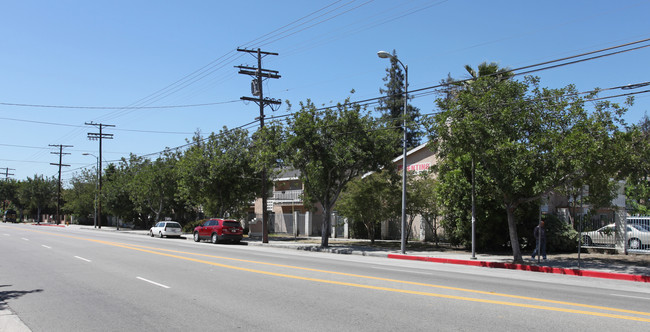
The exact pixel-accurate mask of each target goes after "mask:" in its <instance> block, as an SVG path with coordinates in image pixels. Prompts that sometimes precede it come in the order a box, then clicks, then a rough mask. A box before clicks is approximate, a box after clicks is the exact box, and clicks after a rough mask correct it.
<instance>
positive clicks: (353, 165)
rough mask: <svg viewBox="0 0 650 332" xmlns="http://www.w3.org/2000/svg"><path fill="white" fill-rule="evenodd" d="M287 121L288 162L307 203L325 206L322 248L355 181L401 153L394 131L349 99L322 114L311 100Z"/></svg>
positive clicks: (387, 163)
mask: <svg viewBox="0 0 650 332" xmlns="http://www.w3.org/2000/svg"><path fill="white" fill-rule="evenodd" d="M300 106H301V109H300V111H298V112H296V113H295V114H294V115H293V117H292V118H290V119H288V123H287V133H286V135H285V137H286V143H285V145H284V151H285V153H284V155H285V161H286V162H287V163H288V164H290V165H291V166H292V167H293V168H295V169H297V170H300V173H301V174H300V178H301V180H302V181H303V184H304V186H305V199H306V200H307V201H308V202H319V203H320V204H321V205H322V206H323V213H324V217H325V220H324V222H323V225H322V233H321V236H322V237H321V245H322V246H323V247H327V246H328V238H329V234H330V229H331V227H330V226H331V216H330V215H331V212H332V208H333V207H334V204H335V203H336V200H337V199H338V197H339V195H340V193H341V191H342V190H343V188H344V187H345V186H346V185H347V184H348V182H350V181H351V180H352V179H354V178H356V177H358V176H360V175H362V174H365V173H366V172H369V171H377V170H379V169H381V168H382V167H385V166H388V165H390V164H391V159H392V158H393V156H394V155H395V154H396V153H397V151H396V150H395V141H396V139H397V137H396V135H395V132H394V131H387V130H378V129H380V128H379V125H378V124H377V122H376V121H375V120H374V119H373V118H371V117H370V115H369V114H368V113H367V112H362V110H361V107H360V106H359V105H357V104H350V103H349V100H346V101H345V103H339V104H338V105H337V106H336V108H328V109H325V110H318V109H317V108H316V106H315V105H314V104H313V103H312V102H311V101H310V100H307V102H306V103H302V102H301V103H300Z"/></svg>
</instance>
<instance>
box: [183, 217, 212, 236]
mask: <svg viewBox="0 0 650 332" xmlns="http://www.w3.org/2000/svg"><path fill="white" fill-rule="evenodd" d="M207 220H208V219H199V220H195V221H191V222H188V223H187V224H185V225H184V226H183V233H193V232H194V228H195V227H196V226H201V225H202V224H203V223H204V222H206V221H207Z"/></svg>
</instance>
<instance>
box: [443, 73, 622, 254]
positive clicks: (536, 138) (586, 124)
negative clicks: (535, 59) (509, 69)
mask: <svg viewBox="0 0 650 332" xmlns="http://www.w3.org/2000/svg"><path fill="white" fill-rule="evenodd" d="M437 102H438V106H439V107H440V109H441V110H442V112H441V113H439V114H437V115H436V116H435V120H434V121H433V123H432V128H431V129H432V135H431V141H432V142H435V144H434V149H437V151H438V152H439V154H440V157H441V158H457V157H460V156H463V155H465V154H469V155H471V156H475V157H476V158H477V160H478V161H479V162H480V164H481V167H482V170H483V172H485V174H486V176H487V178H488V179H489V181H490V182H489V183H486V184H485V185H486V186H490V188H491V189H492V192H493V194H494V195H495V197H497V198H498V199H499V201H500V202H501V205H502V207H503V208H504V209H505V211H506V214H507V221H508V230H509V237H510V243H511V246H512V251H513V258H514V260H515V261H521V260H522V257H521V249H520V246H519V239H518V232H517V221H516V214H515V212H516V210H517V209H518V208H519V207H520V206H522V205H524V204H526V203H529V202H534V201H537V200H539V199H540V198H542V197H544V196H545V195H547V194H548V193H549V192H550V191H552V190H553V189H555V188H558V187H560V186H562V185H565V184H567V183H572V182H575V181H577V180H580V179H583V178H585V177H586V176H587V174H595V173H596V172H598V174H600V175H601V176H606V177H607V179H609V178H611V177H614V176H617V174H616V172H615V165H614V164H613V163H612V162H611V161H612V160H615V159H616V158H617V157H618V155H617V154H618V153H619V151H618V150H617V149H616V148H617V146H618V144H620V130H619V127H618V125H620V124H621V123H622V114H624V112H625V109H624V108H622V107H620V106H618V105H616V104H611V103H608V102H604V103H603V102H599V103H596V106H595V109H594V110H592V111H588V110H586V109H585V107H584V101H583V100H582V99H581V98H580V97H578V94H577V91H576V90H575V87H573V86H567V87H565V88H563V89H547V88H540V87H539V80H538V79H536V78H531V77H528V78H526V79H525V80H524V81H523V82H518V81H514V80H499V79H498V77H495V76H488V77H479V78H478V79H476V81H475V82H473V83H471V84H470V85H469V86H468V87H467V88H466V89H464V90H462V91H460V92H459V94H458V96H457V98H452V99H439V100H438V101H437Z"/></svg>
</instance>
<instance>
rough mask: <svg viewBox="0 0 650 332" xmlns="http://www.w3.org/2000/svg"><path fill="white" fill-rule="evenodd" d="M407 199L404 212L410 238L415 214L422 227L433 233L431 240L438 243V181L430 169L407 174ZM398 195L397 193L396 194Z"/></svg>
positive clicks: (439, 212)
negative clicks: (418, 217) (420, 219)
mask: <svg viewBox="0 0 650 332" xmlns="http://www.w3.org/2000/svg"><path fill="white" fill-rule="evenodd" d="M407 186H408V189H409V190H408V191H407V201H406V213H407V215H408V216H409V218H408V228H407V230H408V234H407V236H406V240H407V241H408V239H409V238H410V233H411V231H412V229H413V221H414V219H415V216H420V217H421V218H422V223H423V227H427V228H428V230H429V231H430V232H431V234H432V235H433V241H434V242H435V243H436V244H438V233H437V232H438V226H439V225H438V217H439V216H440V215H441V208H440V202H439V197H438V193H437V191H436V188H437V187H438V181H437V180H436V178H435V177H434V176H433V172H432V171H431V170H428V171H424V172H421V173H419V174H416V173H415V172H413V173H412V174H409V176H408V180H407ZM398 195H399V194H398Z"/></svg>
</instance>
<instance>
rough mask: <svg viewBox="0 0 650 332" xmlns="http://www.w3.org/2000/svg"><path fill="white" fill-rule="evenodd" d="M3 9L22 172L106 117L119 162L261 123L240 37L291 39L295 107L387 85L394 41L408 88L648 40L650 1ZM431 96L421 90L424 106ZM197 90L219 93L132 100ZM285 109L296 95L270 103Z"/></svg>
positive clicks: (6, 134)
mask: <svg viewBox="0 0 650 332" xmlns="http://www.w3.org/2000/svg"><path fill="white" fill-rule="evenodd" d="M1 8H2V11H1V13H0V49H1V51H0V123H1V124H2V125H1V127H0V151H1V153H0V171H2V170H1V169H2V168H5V167H8V168H12V169H15V170H11V171H10V173H13V174H14V176H13V178H16V179H20V180H23V179H26V178H27V177H28V176H30V177H31V176H34V174H43V175H45V176H54V175H56V174H57V167H55V166H52V165H50V163H58V156H56V155H53V154H51V153H50V152H52V151H55V150H54V149H52V148H50V147H48V145H50V144H64V145H73V147H71V148H66V149H65V150H64V152H66V153H70V155H65V156H64V158H63V163H64V164H70V165H71V166H70V167H65V168H64V173H63V179H64V180H69V179H70V178H71V177H72V176H73V174H74V172H75V171H78V170H79V169H80V168H81V167H84V166H92V165H94V163H95V159H94V157H91V156H84V155H82V153H93V154H95V155H97V154H98V152H97V151H98V143H97V142H96V141H89V140H88V139H87V133H88V132H97V129H96V128H95V127H90V126H85V125H84V123H86V122H91V121H93V122H101V123H105V124H111V125H115V128H109V129H106V130H105V132H106V133H112V134H114V139H112V140H105V141H104V160H106V161H115V160H119V159H120V158H121V157H125V156H128V155H129V153H135V154H138V155H144V154H150V153H156V152H159V151H162V150H164V148H165V147H176V146H180V145H183V144H185V140H186V139H189V138H191V136H192V133H193V132H195V131H196V130H200V131H201V132H203V133H204V134H208V133H210V132H212V131H215V132H217V131H219V130H220V129H221V128H222V127H223V126H227V127H229V128H232V127H237V126H240V125H244V124H246V123H249V122H251V121H254V120H255V117H257V116H258V115H259V108H258V106H257V105H255V104H253V103H244V102H242V101H239V99H240V97H242V96H250V78H249V77H248V76H244V75H238V74H237V69H236V68H234V66H236V65H256V62H255V59H254V58H253V57H252V56H251V55H248V54H244V53H241V52H236V51H235V50H236V48H237V47H245V48H257V47H260V48H261V49H262V50H263V51H269V52H276V53H279V56H268V57H266V58H264V60H263V67H264V68H267V69H273V70H277V71H279V72H280V75H281V76H282V78H281V79H277V80H269V81H266V82H265V84H264V91H265V96H268V97H271V98H276V99H281V100H287V99H288V100H290V101H291V102H292V103H293V105H294V108H297V104H298V102H299V101H304V100H306V99H308V98H309V99H312V100H313V101H314V102H315V103H316V104H318V105H321V104H327V105H329V103H330V102H334V103H336V102H339V101H343V100H344V99H345V98H346V97H348V96H350V90H352V89H354V90H356V93H354V94H353V95H352V96H351V98H352V100H362V99H367V98H373V97H378V96H379V89H380V87H382V85H383V81H382V78H383V77H384V76H385V69H386V67H387V66H388V65H389V61H388V60H386V59H380V58H378V57H377V55H376V52H377V51H379V50H386V51H392V50H393V49H395V50H396V51H397V55H398V57H399V58H400V59H401V60H402V62H404V63H406V64H407V65H408V66H409V83H410V89H419V88H424V87H427V86H433V85H436V84H437V83H438V82H439V81H440V80H441V79H443V78H445V77H446V76H447V74H448V73H450V74H451V76H452V77H455V78H466V77H467V76H466V73H465V71H464V69H463V66H464V65H466V64H470V65H472V66H473V67H476V66H477V65H478V64H479V63H481V62H483V61H488V62H498V63H499V64H500V65H501V66H504V67H510V68H518V67H523V66H527V65H532V64H536V63H540V62H544V61H549V60H554V59H558V58H562V57H566V56H571V55H577V54H580V53H584V52H588V51H594V50H598V49H603V48H607V47H611V46H616V45H620V44H624V43H628V42H633V41H637V40H641V39H646V38H650V23H649V20H648V13H650V1H647V0H646V1H632V0H630V1H625V0H623V1H598V0H575V1H555V0H548V1H521V0H511V1H506V0H502V1H499V0H492V1H479V0H475V1H472V0H448V1H424V0H414V1H395V0H392V1H389V0H376V1H367V0H358V1H350V0H342V1H334V0H324V1H295V0H293V1H288V0H280V1H246V0H243V1H196V0H183V1H173V0H170V1H138V0H129V1H122V0H111V1H99V0H98V1H81V0H78V1H71V0H58V1H32V0H23V1H3V2H2V6H1ZM648 44H649V43H645V44H643V45H648ZM648 59H650V47H649V48H643V49H640V50H637V51H633V52H627V53H623V54H618V55H613V56H608V57H604V58H601V59H596V60H592V61H586V62H582V63H578V64H574V65H570V66H564V67H560V68H556V69H550V70H545V71H541V72H538V73H535V75H537V76H539V77H541V80H542V85H543V86H548V87H552V88H559V87H562V86H565V85H567V84H575V85H576V86H577V88H578V90H580V91H589V90H592V89H593V88H595V87H600V88H609V87H615V86H621V85H626V84H630V83H638V82H646V81H650V66H649V65H648ZM197 70H200V71H199V72H196V71H197ZM193 73H194V74H193ZM188 75H189V76H188ZM179 80H180V81H179ZM648 88H649V87H645V88H641V89H637V90H627V92H630V91H638V90H647V89H648ZM162 89H166V90H162ZM161 90H162V91H161ZM624 92H626V91H622V90H618V91H611V92H607V93H604V94H603V95H608V94H618V93H624ZM434 100H435V95H426V96H421V97H418V98H415V99H413V100H412V103H413V104H415V105H416V106H417V107H419V108H420V111H421V113H424V114H426V113H430V112H433V111H435V106H434ZM614 101H618V102H622V101H623V99H622V98H618V99H614ZM10 104H20V105H10ZM195 104H211V105H209V106H201V107H177V108H155V109H152V108H148V109H147V108H143V109H120V107H129V106H138V107H156V106H183V105H195ZM22 105H47V106H66V107H37V106H22ZM648 105H650V100H649V99H648V94H647V93H646V94H641V95H638V96H637V99H636V104H635V106H633V107H632V108H631V109H630V110H629V112H628V114H627V116H626V119H627V120H628V122H630V123H637V122H638V121H639V120H640V119H641V118H642V117H643V115H644V114H645V112H647V111H648V109H649V107H648ZM70 106H71V107H87V106H90V107H95V108H71V107H70ZM111 108H112V109H111ZM270 113H272V112H271V110H270V109H267V114H269V115H271V114H270ZM282 114H287V111H286V105H284V104H283V105H282V106H281V107H280V109H279V110H278V111H276V112H274V113H273V115H282ZM254 129H255V128H254V127H251V130H254ZM1 178H4V174H2V177H1Z"/></svg>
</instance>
